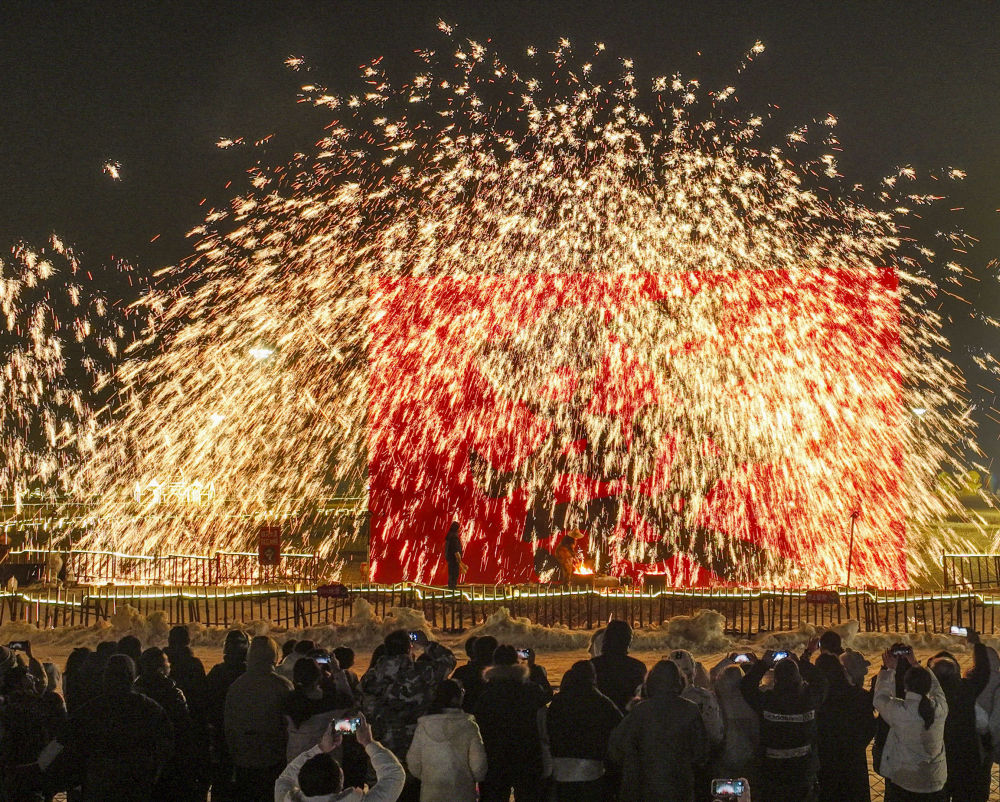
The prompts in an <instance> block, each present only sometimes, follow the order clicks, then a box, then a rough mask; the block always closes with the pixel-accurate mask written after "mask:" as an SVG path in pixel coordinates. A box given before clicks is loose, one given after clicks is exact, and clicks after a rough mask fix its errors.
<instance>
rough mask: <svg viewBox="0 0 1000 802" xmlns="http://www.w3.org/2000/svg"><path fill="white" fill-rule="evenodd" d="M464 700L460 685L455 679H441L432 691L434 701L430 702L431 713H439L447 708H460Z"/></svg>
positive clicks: (463, 691) (463, 692)
mask: <svg viewBox="0 0 1000 802" xmlns="http://www.w3.org/2000/svg"><path fill="white" fill-rule="evenodd" d="M464 698H465V690H464V689H463V688H462V683H461V682H459V681H458V680H456V679H443V680H441V681H440V682H439V683H438V684H437V688H436V689H435V690H434V700H433V701H432V702H431V713H440V712H442V711H443V710H447V709H448V708H454V707H461V706H462V700H463V699H464Z"/></svg>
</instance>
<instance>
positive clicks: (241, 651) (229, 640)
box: [222, 629, 250, 659]
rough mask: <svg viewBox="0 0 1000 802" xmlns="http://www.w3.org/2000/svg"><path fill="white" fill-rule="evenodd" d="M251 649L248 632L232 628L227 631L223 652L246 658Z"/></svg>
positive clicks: (231, 655)
mask: <svg viewBox="0 0 1000 802" xmlns="http://www.w3.org/2000/svg"><path fill="white" fill-rule="evenodd" d="M249 649H250V638H249V637H247V633H246V632H244V631H243V630H240V629H231V630H229V632H227V633H226V642H225V643H224V644H223V646H222V653H223V654H224V655H229V656H230V657H242V658H244V659H245V658H246V656H247V652H248V651H249Z"/></svg>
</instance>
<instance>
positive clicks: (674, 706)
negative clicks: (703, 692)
mask: <svg viewBox="0 0 1000 802" xmlns="http://www.w3.org/2000/svg"><path fill="white" fill-rule="evenodd" d="M608 757H609V758H610V759H611V761H612V762H614V763H617V764H618V765H619V766H620V767H621V774H622V780H621V790H620V792H619V795H618V798H619V799H623V800H624V799H627V800H630V802H663V801H664V800H667V799H669V800H671V802H691V800H693V799H694V791H695V789H694V777H695V767H696V766H698V765H700V764H702V763H704V761H705V760H706V759H707V758H708V735H707V734H706V732H705V725H704V723H703V722H702V720H701V713H699V712H698V705H696V704H695V703H694V702H689V701H688V700H687V699H682V698H681V697H680V695H678V694H676V693H666V694H663V695H661V696H655V697H653V698H652V699H644V700H643V701H641V702H639V703H638V704H637V705H636V706H635V707H634V708H633V709H632V710H631V711H630V712H629V714H628V715H627V716H625V718H624V719H622V722H621V723H620V724H619V725H618V726H617V727H615V729H614V731H613V732H612V733H611V740H610V742H609V744H608Z"/></svg>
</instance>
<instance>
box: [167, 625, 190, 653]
mask: <svg viewBox="0 0 1000 802" xmlns="http://www.w3.org/2000/svg"><path fill="white" fill-rule="evenodd" d="M167 645H168V646H169V647H170V648H171V649H183V648H184V647H185V646H190V645H191V633H190V632H188V628H187V627H181V626H177V627H171V628H170V634H169V635H167Z"/></svg>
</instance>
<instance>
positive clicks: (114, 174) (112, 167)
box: [102, 161, 122, 181]
mask: <svg viewBox="0 0 1000 802" xmlns="http://www.w3.org/2000/svg"><path fill="white" fill-rule="evenodd" d="M102 169H103V170H104V172H105V173H107V174H108V175H110V176H111V179H112V180H113V181H121V179H122V165H121V162H112V161H108V162H104V167H103V168H102Z"/></svg>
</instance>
